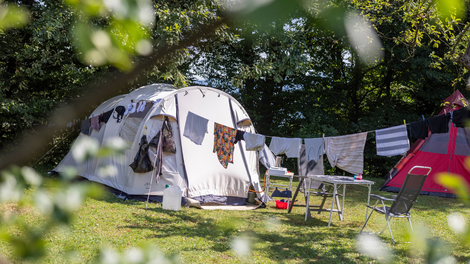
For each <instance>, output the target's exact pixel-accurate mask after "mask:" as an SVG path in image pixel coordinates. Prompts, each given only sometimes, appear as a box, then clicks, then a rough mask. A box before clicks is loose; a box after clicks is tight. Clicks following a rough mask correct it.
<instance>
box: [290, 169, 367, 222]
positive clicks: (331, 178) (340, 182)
mask: <svg viewBox="0 0 470 264" xmlns="http://www.w3.org/2000/svg"><path fill="white" fill-rule="evenodd" d="M299 178H300V182H299V185H298V186H297V189H296V190H295V194H294V197H293V198H292V205H291V206H290V207H289V210H288V213H290V212H291V210H292V206H293V204H294V202H295V198H296V197H297V194H298V193H299V189H300V187H301V186H302V184H303V181H304V179H305V178H309V179H310V184H309V186H308V188H306V189H305V191H306V192H307V202H306V211H305V221H307V218H308V215H309V214H310V211H317V212H319V213H320V212H323V211H329V212H330V220H329V222H328V227H330V225H331V216H332V215H333V212H338V216H339V218H340V220H341V221H342V220H343V209H344V197H345V195H346V185H359V186H365V187H367V188H368V193H367V205H369V202H370V190H371V187H372V184H374V182H373V181H369V180H355V179H354V177H349V176H336V175H312V176H302V177H299ZM312 181H317V182H321V183H323V184H326V185H332V186H333V195H332V198H333V199H332V202H331V208H330V209H323V206H320V208H318V209H310V206H309V200H310V189H311V183H312ZM341 186H343V201H342V204H341V207H339V205H337V206H336V209H334V205H335V201H336V200H337V196H338V188H339V187H341ZM368 213H369V207H366V218H367V214H368Z"/></svg>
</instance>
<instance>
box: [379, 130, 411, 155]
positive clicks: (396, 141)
mask: <svg viewBox="0 0 470 264" xmlns="http://www.w3.org/2000/svg"><path fill="white" fill-rule="evenodd" d="M375 139H376V146H377V155H378V156H387V157H390V156H396V155H401V154H403V153H405V152H407V151H408V150H409V149H410V141H409V140H408V133H407V131H406V126H405V125H399V126H394V127H389V128H384V129H378V130H375Z"/></svg>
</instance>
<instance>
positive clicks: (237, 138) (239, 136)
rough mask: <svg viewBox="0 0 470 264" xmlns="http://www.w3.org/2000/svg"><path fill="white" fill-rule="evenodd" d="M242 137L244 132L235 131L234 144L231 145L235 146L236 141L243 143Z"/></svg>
mask: <svg viewBox="0 0 470 264" xmlns="http://www.w3.org/2000/svg"><path fill="white" fill-rule="evenodd" d="M244 135H245V131H243V130H237V135H236V136H235V142H233V144H237V143H238V141H240V140H243V141H245V139H244V138H243V137H244Z"/></svg>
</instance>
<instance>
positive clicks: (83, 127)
mask: <svg viewBox="0 0 470 264" xmlns="http://www.w3.org/2000/svg"><path fill="white" fill-rule="evenodd" d="M90 126H91V123H90V119H89V118H88V119H85V120H82V122H81V124H80V131H81V132H82V133H83V134H85V135H88V136H89V135H90Z"/></svg>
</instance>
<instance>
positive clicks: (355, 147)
mask: <svg viewBox="0 0 470 264" xmlns="http://www.w3.org/2000/svg"><path fill="white" fill-rule="evenodd" d="M366 139H367V132H363V133H358V134H352V135H346V136H339V137H327V138H325V153H326V155H327V157H328V161H329V162H330V164H331V167H335V166H337V167H338V168H340V169H342V170H345V171H347V172H349V173H353V174H359V173H363V171H364V146H365V145H366Z"/></svg>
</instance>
